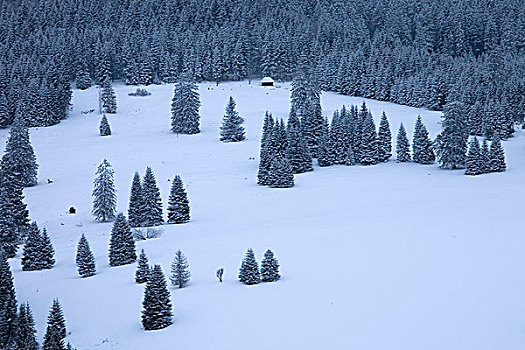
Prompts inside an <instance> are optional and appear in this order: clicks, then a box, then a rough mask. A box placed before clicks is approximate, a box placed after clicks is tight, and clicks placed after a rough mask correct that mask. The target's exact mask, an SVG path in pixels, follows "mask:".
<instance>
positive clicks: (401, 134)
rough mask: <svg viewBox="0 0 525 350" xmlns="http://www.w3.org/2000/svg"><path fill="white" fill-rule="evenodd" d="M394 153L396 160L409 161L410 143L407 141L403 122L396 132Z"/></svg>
mask: <svg viewBox="0 0 525 350" xmlns="http://www.w3.org/2000/svg"><path fill="white" fill-rule="evenodd" d="M396 153H397V161H398V162H410V160H411V158H410V143H409V142H408V137H407V132H406V130H405V126H404V125H403V123H401V125H400V126H399V131H398V132H397V143H396Z"/></svg>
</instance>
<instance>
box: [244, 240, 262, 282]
mask: <svg viewBox="0 0 525 350" xmlns="http://www.w3.org/2000/svg"><path fill="white" fill-rule="evenodd" d="M239 280H240V281H241V282H242V283H244V284H257V283H259V282H260V281H261V273H260V272H259V266H258V265H257V260H255V254H254V253H253V250H252V249H251V248H250V249H248V250H247V251H246V255H245V257H244V259H243V261H242V264H241V268H240V270H239Z"/></svg>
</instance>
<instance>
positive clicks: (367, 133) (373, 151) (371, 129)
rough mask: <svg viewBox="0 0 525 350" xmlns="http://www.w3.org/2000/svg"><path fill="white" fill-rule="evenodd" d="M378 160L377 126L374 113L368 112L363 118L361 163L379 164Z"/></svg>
mask: <svg viewBox="0 0 525 350" xmlns="http://www.w3.org/2000/svg"><path fill="white" fill-rule="evenodd" d="M378 162H379V159H378V142H377V132H376V126H375V124H374V119H373V117H372V113H370V112H368V113H367V114H366V117H365V119H364V120H363V128H362V135H361V152H360V158H359V163H361V164H363V165H371V164H377V163H378Z"/></svg>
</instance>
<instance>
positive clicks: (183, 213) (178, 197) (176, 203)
mask: <svg viewBox="0 0 525 350" xmlns="http://www.w3.org/2000/svg"><path fill="white" fill-rule="evenodd" d="M167 211H168V224H181V223H184V222H188V221H189V220H190V202H189V200H188V195H187V194H186V190H185V189H184V185H183V184H182V180H181V178H180V176H179V175H175V178H173V181H172V182H171V190H170V196H169V199H168V209H167Z"/></svg>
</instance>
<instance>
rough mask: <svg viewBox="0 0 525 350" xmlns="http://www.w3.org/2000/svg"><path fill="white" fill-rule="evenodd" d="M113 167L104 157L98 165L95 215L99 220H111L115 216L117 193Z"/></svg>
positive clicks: (94, 189)
mask: <svg viewBox="0 0 525 350" xmlns="http://www.w3.org/2000/svg"><path fill="white" fill-rule="evenodd" d="M113 174H114V172H113V168H112V167H111V164H109V162H108V161H107V160H106V159H104V161H102V163H101V164H100V165H99V166H98V169H97V173H96V177H95V180H94V181H93V211H92V213H93V215H94V216H95V219H96V220H98V221H110V220H113V219H114V218H115V213H116V206H117V195H116V190H115V182H114V180H113Z"/></svg>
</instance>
